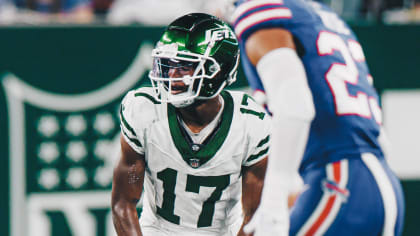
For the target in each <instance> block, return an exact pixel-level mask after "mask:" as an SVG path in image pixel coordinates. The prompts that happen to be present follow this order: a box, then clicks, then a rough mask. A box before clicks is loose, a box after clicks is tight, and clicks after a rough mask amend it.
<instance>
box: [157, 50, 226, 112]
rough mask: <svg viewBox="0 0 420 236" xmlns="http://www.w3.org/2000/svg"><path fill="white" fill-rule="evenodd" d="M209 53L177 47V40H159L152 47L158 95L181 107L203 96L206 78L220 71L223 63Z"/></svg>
mask: <svg viewBox="0 0 420 236" xmlns="http://www.w3.org/2000/svg"><path fill="white" fill-rule="evenodd" d="M208 51H210V50H206V52H208ZM207 54H208V53H205V54H204V55H200V54H197V53H192V52H183V51H178V46H177V44H175V43H173V44H160V45H159V44H158V46H157V47H156V48H155V49H154V50H153V51H152V57H153V69H152V70H151V71H150V73H149V78H150V80H151V82H152V86H153V88H154V91H155V98H156V99H157V100H158V101H160V102H168V103H171V104H172V105H174V106H175V107H178V108H180V107H186V106H189V105H191V104H192V103H193V102H194V101H195V99H201V97H199V94H200V91H201V87H202V84H203V80H204V79H212V78H214V77H215V76H216V74H217V73H218V72H219V71H220V65H219V64H218V63H217V62H216V60H215V59H213V58H211V57H209V56H208V55H207ZM206 68H208V69H207V70H208V71H206Z"/></svg>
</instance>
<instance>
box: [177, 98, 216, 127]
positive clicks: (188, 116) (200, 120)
mask: <svg viewBox="0 0 420 236" xmlns="http://www.w3.org/2000/svg"><path fill="white" fill-rule="evenodd" d="M220 99H223V98H221V97H220V95H219V96H217V97H215V98H212V99H209V100H206V101H205V102H203V103H201V104H199V105H191V106H188V107H185V108H179V109H178V111H179V114H180V117H181V119H182V120H183V121H184V122H185V124H186V125H187V126H188V128H190V130H191V131H192V132H194V133H198V132H200V130H202V129H203V128H204V127H206V125H208V124H209V123H210V122H211V121H212V120H213V119H214V118H215V117H216V116H217V114H218V112H219V111H220V109H221V107H222V103H221V102H220Z"/></svg>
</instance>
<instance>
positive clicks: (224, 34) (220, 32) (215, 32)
mask: <svg viewBox="0 0 420 236" xmlns="http://www.w3.org/2000/svg"><path fill="white" fill-rule="evenodd" d="M225 38H231V39H235V35H234V34H233V33H232V31H231V30H230V29H226V28H217V29H209V30H206V39H205V41H204V42H202V43H199V44H198V45H199V46H201V45H206V44H209V43H210V42H215V41H220V40H223V39H225Z"/></svg>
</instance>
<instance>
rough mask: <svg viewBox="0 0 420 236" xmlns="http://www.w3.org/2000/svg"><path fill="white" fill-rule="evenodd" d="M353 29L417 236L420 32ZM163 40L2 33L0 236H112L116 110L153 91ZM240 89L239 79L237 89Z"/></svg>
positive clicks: (134, 34) (128, 30) (51, 30)
mask: <svg viewBox="0 0 420 236" xmlns="http://www.w3.org/2000/svg"><path fill="white" fill-rule="evenodd" d="M354 29H355V31H356V33H357V34H358V36H359V39H360V41H361V43H362V46H363V47H364V48H365V54H366V57H367V60H368V63H369V65H370V67H371V73H372V75H373V77H374V80H375V85H376V87H377V88H378V90H379V91H380V92H381V93H382V94H383V99H382V103H383V106H384V120H385V128H386V129H389V131H390V132H389V133H390V135H389V136H390V137H391V141H392V142H393V143H395V144H396V145H395V146H394V148H393V152H392V154H393V155H392V158H390V160H389V162H390V163H391V166H392V167H393V169H394V170H395V171H396V172H397V174H398V175H399V176H400V177H401V178H403V187H404V191H405V195H406V201H407V202H406V203H407V206H408V207H407V214H406V226H405V231H404V232H405V233H404V235H420V231H419V229H417V227H416V224H415V222H416V214H417V212H418V211H420V206H419V204H418V203H417V202H418V201H417V200H416V199H418V198H419V197H420V163H419V160H420V158H419V155H420V151H419V150H420V149H419V148H420V146H419V145H416V144H417V142H418V140H420V137H419V133H420V128H419V127H420V125H419V124H418V120H419V119H420V114H419V104H420V80H419V75H420V69H419V68H418V67H416V63H417V64H418V62H419V61H420V58H419V57H420V56H419V54H418V53H417V52H419V51H420V48H419V47H420V45H419V44H418V42H417V41H416V39H418V38H420V37H419V32H420V30H419V29H420V27H418V26H398V27H392V26H358V27H354ZM162 32H163V28H146V27H141V26H124V27H113V26H44V27H26V26H22V27H1V28H0V52H1V54H0V82H1V83H0V87H1V89H0V114H1V119H0V128H1V130H2V135H1V139H0V155H1V157H2V158H1V159H0V184H1V185H0V186H1V187H2V191H1V192H0V220H1V222H2V227H0V235H10V236H24V235H28V236H31V235H42V236H55V235H74V236H92V235H96V236H111V235H115V232H114V229H113V226H112V220H111V212H110V197H111V195H110V191H111V181H112V172H113V166H114V163H115V161H116V159H117V158H118V152H119V118H118V109H119V103H120V102H121V99H122V97H123V96H124V94H125V93H126V92H127V91H128V90H130V89H132V88H135V87H138V86H140V85H142V84H147V83H149V80H148V78H147V73H148V71H149V70H150V66H151V57H150V54H151V50H152V48H153V46H154V43H155V42H156V41H157V39H158V37H159V36H160V34H161V33H162ZM402 39H404V41H402ZM396 42H400V43H396ZM246 86H247V83H246V80H245V78H244V76H243V73H242V71H240V73H239V78H238V81H237V82H236V83H235V85H234V87H233V88H237V89H245V88H246ZM413 88H418V90H415V89H414V90H413ZM405 140H406V141H405ZM402 160H403V161H402ZM140 210H141V207H139V211H140Z"/></svg>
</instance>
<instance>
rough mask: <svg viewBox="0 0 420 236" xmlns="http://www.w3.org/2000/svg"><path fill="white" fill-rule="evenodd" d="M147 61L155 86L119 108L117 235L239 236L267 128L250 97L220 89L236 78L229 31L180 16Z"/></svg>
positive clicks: (202, 18) (254, 201) (253, 202)
mask: <svg viewBox="0 0 420 236" xmlns="http://www.w3.org/2000/svg"><path fill="white" fill-rule="evenodd" d="M152 57H153V69H152V71H151V72H150V74H149V77H150V79H151V82H152V85H153V87H152V88H150V87H149V88H146V87H144V88H140V89H137V90H134V91H130V92H129V93H128V94H127V95H126V96H125V98H124V100H123V102H122V104H121V111H120V116H121V117H120V118H121V130H122V132H121V148H122V155H121V157H120V160H119V162H118V164H117V166H116V168H115V170H114V179H113V188H112V214H113V221H114V226H115V229H116V231H117V233H118V234H119V235H147V236H148V235H153V236H159V235H183V236H188V235H195V236H196V235H215V236H216V235H217V236H220V235H244V233H243V231H242V226H244V225H245V224H247V222H248V221H249V219H250V218H251V217H252V215H253V213H254V212H255V210H256V209H257V207H258V204H259V201H260V195H261V191H262V187H263V182H264V176H265V169H266V165H267V153H268V151H269V143H270V136H269V134H270V129H271V121H270V117H269V116H268V115H267V114H266V113H265V110H264V109H263V108H262V107H261V106H259V105H257V103H255V102H254V100H253V99H252V98H251V97H249V96H248V95H247V94H245V93H243V92H238V91H235V92H234V91H228V90H224V88H225V87H226V86H228V85H230V84H232V83H233V82H234V81H235V80H236V73H237V66H238V61H239V47H238V41H237V39H236V37H235V35H234V33H233V32H232V31H231V29H230V28H229V26H228V25H227V24H225V23H224V22H222V21H220V20H219V19H217V18H215V17H213V16H210V15H206V14H201V13H194V14H190V15H186V16H183V17H180V18H178V19H177V20H175V21H174V22H172V23H171V24H170V25H169V26H168V28H167V29H166V31H165V32H164V34H163V36H162V37H161V39H160V41H159V42H158V43H157V46H156V48H155V49H154V50H153V53H152ZM142 194H143V211H142V213H141V217H140V222H139V220H138V218H139V216H138V215H137V211H136V205H137V203H138V201H139V199H140V196H141V195H142Z"/></svg>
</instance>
